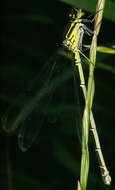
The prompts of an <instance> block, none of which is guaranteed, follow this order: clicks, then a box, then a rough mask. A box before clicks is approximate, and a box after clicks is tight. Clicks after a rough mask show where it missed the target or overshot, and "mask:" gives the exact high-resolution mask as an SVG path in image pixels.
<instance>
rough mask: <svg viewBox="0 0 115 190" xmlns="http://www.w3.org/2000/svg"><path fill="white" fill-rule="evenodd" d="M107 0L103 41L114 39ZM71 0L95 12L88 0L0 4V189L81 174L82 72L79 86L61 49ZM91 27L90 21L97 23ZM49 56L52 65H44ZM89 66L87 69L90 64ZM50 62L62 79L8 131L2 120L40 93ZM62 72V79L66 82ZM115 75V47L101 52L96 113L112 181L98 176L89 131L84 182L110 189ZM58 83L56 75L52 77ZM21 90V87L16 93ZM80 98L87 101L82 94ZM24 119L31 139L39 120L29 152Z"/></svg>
mask: <svg viewBox="0 0 115 190" xmlns="http://www.w3.org/2000/svg"><path fill="white" fill-rule="evenodd" d="M109 2H110V4H107V5H106V8H105V16H104V19H103V23H102V28H101V31H100V36H99V38H98V44H99V45H104V44H105V45H106V44H107V45H108V44H110V45H114V44H115V43H114V42H115V37H114V34H115V27H114V18H115V15H114V13H113V10H114V9H113V7H115V3H114V1H109ZM111 3H112V4H111ZM74 4H75V5H76V7H80V8H83V9H85V13H86V15H85V16H86V17H88V16H89V15H92V18H93V15H94V10H95V6H96V2H95V3H93V4H92V5H91V3H90V1H88V2H87V4H86V2H84V1H78V2H77V0H76V1H71V2H70V3H69V4H68V3H67V4H66V3H62V2H61V1H56V0H55V1H53V0H52V1H51V0H50V1H30V2H28V1H16V2H13V1H7V0H5V1H4V3H3V5H2V14H1V16H0V21H1V38H0V40H1V44H2V51H1V63H0V81H1V85H0V89H1V93H0V100H1V101H0V102H1V103H0V107H1V109H0V117H1V126H0V131H1V133H0V148H1V150H0V151H1V156H0V189H1V190H7V189H8V190H18V189H26V188H27V189H29V190H37V189H39V190H49V189H50V190H54V189H55V190H57V189H60V190H61V189H66V190H67V189H68V190H70V189H71V190H74V189H76V186H77V180H78V179H79V176H80V159H81V149H80V148H81V145H80V142H79V137H78V136H79V135H77V132H76V131H77V130H76V129H77V128H76V127H75V125H77V126H78V128H79V126H80V119H75V118H76V114H77V115H82V114H78V111H79V110H78V109H76V104H75V102H74V93H75V91H76V92H77V93H79V94H80V89H79V79H78V78H77V86H76V89H74V86H73V78H72V75H71V70H70V64H69V63H71V59H68V58H67V57H64V56H62V55H60V52H59V51H57V50H59V48H60V47H61V46H62V40H63V37H64V29H65V27H66V24H67V21H68V17H67V15H68V11H69V9H70V8H71V7H73V6H72V5H74ZM91 6H92V7H91ZM92 13H93V14H92ZM88 27H91V28H92V25H91V26H88ZM90 40H91V38H90V37H87V36H85V38H84V41H83V43H84V44H87V43H89V42H90ZM60 51H62V50H60ZM62 52H63V51H62ZM84 53H85V52H84ZM86 55H87V51H86ZM66 56H67V54H66ZM55 63H56V66H55V68H53V67H52V65H54V64H55ZM45 64H47V65H48V66H47V67H46V69H44V70H43V71H42V72H41V70H42V67H43V65H45ZM68 65H69V66H68ZM68 67H69V70H70V73H69V74H68V75H65V79H64V80H63V77H62V76H63V75H61V77H60V74H63V73H64V71H65V70H66V69H67V68H68ZM84 67H85V68H84V69H85V71H86V70H87V68H88V66H87V64H86V65H85V66H84ZM51 70H53V73H54V74H53V76H52V77H54V78H55V77H57V78H56V79H57V81H58V83H56V84H58V87H57V88H56V91H55V88H54V87H53V93H51V92H50V95H48V96H46V98H44V99H43V100H42V102H40V104H38V105H37V102H36V104H34V103H32V105H31V106H30V110H32V111H33V112H32V113H31V114H29V115H28V116H27V118H26V119H25V121H23V122H22V123H21V125H20V126H19V127H18V128H17V130H15V131H14V133H13V135H12V136H10V137H9V136H8V135H7V134H6V133H5V132H4V130H3V125H4V124H6V126H8V125H10V122H11V121H12V120H13V119H15V118H16V116H17V115H18V113H19V112H18V111H19V108H21V109H22V110H23V109H24V105H25V103H26V105H28V104H29V102H30V101H32V100H33V97H35V96H36V94H39V93H38V92H39V89H40V88H42V85H43V84H44V83H45V82H47V81H48V77H50V74H49V73H50V72H49V71H51ZM40 73H41V74H40ZM42 74H43V75H42ZM66 74H67V73H66ZM59 79H60V80H59ZM52 80H53V78H52ZM62 80H63V81H64V82H63V83H62V84H61V81H62ZM114 81H115V66H114V55H112V54H104V53H97V63H96V68H95V83H96V84H95V98H94V107H93V113H94V115H95V120H96V124H97V128H98V133H99V137H100V140H101V145H102V150H103V153H104V158H105V161H106V164H107V167H108V169H109V171H110V174H111V177H112V185H111V186H110V187H107V186H105V185H104V184H103V182H102V180H101V175H100V169H99V166H98V161H97V157H96V154H95V150H94V145H93V140H92V138H91V135H90V139H89V150H90V171H89V179H88V187H87V189H98V190H99V189H100V190H102V189H103V190H104V189H111V190H112V189H114V186H115V183H114V170H115V164H114V156H115V153H114V134H115V133H114V132H115V129H114V117H115V113H114V110H115V108H114V105H115V104H114V96H115V90H114V86H115V85H114ZM56 84H55V81H54V83H53V85H54V86H55V85H56ZM20 94H22V95H21V96H19V95H20ZM51 94H53V95H52V96H51ZM17 96H19V98H18V99H17V101H16V102H15V101H14V99H15V98H16V97H17ZM37 96H38V97H39V95H37ZM79 96H80V95H79ZM79 98H80V104H81V108H82V105H83V103H82V97H81V96H80V97H79ZM47 100H48V101H47ZM50 100H51V104H50V103H49V102H50ZM47 102H48V103H47ZM34 108H35V109H34ZM39 112H40V114H39ZM44 112H45V113H44ZM16 114H17V115H16ZM78 117H79V116H78ZM76 123H77V124H76ZM20 127H22V129H23V128H25V131H24V135H26V133H27V135H29V134H30V139H31V135H32V129H34V128H35V129H37V127H38V128H40V127H41V128H40V133H39V135H38V137H37V138H36V141H35V142H34V143H33V145H32V147H31V148H30V149H28V151H26V152H22V151H21V150H20V149H19V146H18V141H17V135H18V133H19V130H20ZM36 131H37V130H36ZM36 131H35V133H36ZM28 142H29V141H28ZM8 171H9V174H8ZM8 176H9V178H8Z"/></svg>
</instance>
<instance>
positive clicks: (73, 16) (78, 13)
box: [69, 8, 84, 20]
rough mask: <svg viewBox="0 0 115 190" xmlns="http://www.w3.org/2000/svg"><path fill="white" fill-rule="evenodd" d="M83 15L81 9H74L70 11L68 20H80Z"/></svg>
mask: <svg viewBox="0 0 115 190" xmlns="http://www.w3.org/2000/svg"><path fill="white" fill-rule="evenodd" d="M83 15H84V13H83V12H82V10H81V9H77V8H74V9H71V12H70V13H69V18H70V19H71V20H75V19H79V18H81V17H82V16H83Z"/></svg>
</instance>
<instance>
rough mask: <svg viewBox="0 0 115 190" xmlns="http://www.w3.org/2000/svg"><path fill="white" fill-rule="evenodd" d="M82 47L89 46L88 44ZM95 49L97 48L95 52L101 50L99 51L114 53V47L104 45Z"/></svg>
mask: <svg viewBox="0 0 115 190" xmlns="http://www.w3.org/2000/svg"><path fill="white" fill-rule="evenodd" d="M84 47H86V48H90V46H89V45H84ZM96 50H97V52H101V53H108V54H115V48H109V47H105V46H97V49H96Z"/></svg>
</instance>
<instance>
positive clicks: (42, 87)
mask: <svg viewBox="0 0 115 190" xmlns="http://www.w3.org/2000/svg"><path fill="white" fill-rule="evenodd" d="M83 15H84V13H83V12H82V11H81V9H79V10H77V15H75V14H73V15H71V16H72V18H73V19H72V21H71V24H70V28H69V30H68V31H67V34H66V36H65V40H64V41H63V44H64V45H65V46H66V47H67V48H68V49H69V50H71V51H72V52H73V54H74V57H75V65H76V66H78V70H79V75H80V80H81V87H82V90H83V94H84V98H85V99H86V86H85V79H84V75H83V70H82V65H81V59H80V53H81V54H82V55H83V56H84V57H85V58H86V59H87V57H86V56H85V55H84V54H83V53H82V52H81V48H82V39H83V35H84V32H85V31H86V33H88V34H89V35H90V34H91V33H92V31H91V30H89V29H88V28H87V27H86V26H85V25H84V24H83V21H84V22H85V21H86V22H88V21H87V20H86V19H81V17H82V16H83ZM61 62H62V61H61ZM51 63H52V62H51ZM63 63H64V64H65V61H63ZM89 64H90V63H89ZM54 67H57V69H54ZM58 69H59V68H58V65H57V64H56V62H53V65H52V66H51V65H50V66H49V61H48V64H47V66H45V68H44V69H43V71H42V72H41V75H40V77H39V79H38V84H37V87H36V88H37V89H38V92H36V93H35V94H34V92H33V93H32V94H34V96H33V98H32V99H31V100H30V101H29V103H28V102H27V103H26V104H25V106H24V107H22V108H21V109H20V111H19V113H17V110H15V109H14V106H13V107H12V108H10V109H9V111H8V112H7V113H6V114H5V115H4V117H3V118H2V120H3V128H4V130H5V131H7V132H8V133H9V134H11V133H12V132H13V131H15V129H16V128H18V130H19V131H18V143H19V147H20V148H21V150H22V151H26V150H27V149H28V148H29V147H30V146H31V145H32V143H33V142H34V140H35V139H36V138H37V136H38V133H39V130H40V127H41V126H42V122H43V118H42V115H45V114H46V113H45V110H46V107H47V106H48V102H49V99H51V98H52V95H51V96H50V94H53V92H54V91H55V89H56V88H58V87H59V86H60V85H62V83H63V82H64V81H67V79H68V78H69V77H70V76H71V72H70V69H69V70H65V69H63V65H62V64H61V71H60V69H59V70H58ZM54 70H55V72H54ZM64 72H65V73H66V74H64ZM57 74H58V75H57ZM57 76H58V77H57ZM41 78H42V80H41ZM52 79H53V80H52ZM36 88H35V89H36ZM48 98H49V99H48ZM61 98H62V96H61ZM47 99H48V101H47ZM18 100H19V99H17V100H16V101H15V105H16V104H17V101H18ZM44 108H45V109H44ZM10 114H11V115H10ZM30 114H31V115H30ZM12 115H13V116H12ZM36 119H37V120H36ZM27 121H28V122H27ZM90 121H91V131H92V132H93V136H94V139H95V144H96V152H97V155H98V159H99V164H100V168H101V172H102V177H103V181H104V183H105V184H110V181H111V178H110V176H109V172H108V170H107V168H106V165H105V162H104V159H103V155H102V152H101V147H100V143H99V138H98V134H97V131H96V125H95V122H94V119H93V114H92V112H91V115H90ZM30 122H31V124H32V126H31V127H30V125H29V123H30ZM20 125H21V126H20ZM18 126H20V127H18Z"/></svg>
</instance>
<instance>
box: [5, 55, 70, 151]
mask: <svg viewBox="0 0 115 190" xmlns="http://www.w3.org/2000/svg"><path fill="white" fill-rule="evenodd" d="M68 63H69V64H68ZM70 68H71V64H70V60H69V59H67V58H66V57H65V56H63V55H62V56H61V55H60V56H59V55H56V54H55V56H53V57H51V58H50V59H49V60H48V61H47V63H46V64H45V66H44V67H43V69H42V71H41V72H40V74H39V76H37V77H36V78H35V79H34V80H33V82H32V83H31V88H30V89H29V90H28V89H27V91H28V92H29V95H28V96H26V95H24V93H23V95H20V96H19V97H17V98H16V99H15V101H14V103H13V105H12V107H10V108H9V110H8V111H7V113H5V114H4V116H3V118H2V124H3V129H4V131H6V132H7V133H9V134H11V133H13V132H14V131H15V130H16V129H17V130H16V131H17V133H18V144H19V148H20V149H21V150H22V151H26V150H27V149H28V148H29V147H31V145H32V143H33V142H34V141H35V139H36V138H37V136H38V134H39V131H40V128H41V126H42V124H43V122H44V116H46V115H47V114H48V112H49V108H51V106H52V105H54V106H56V105H58V104H59V103H61V102H62V101H63V98H64V96H63V95H62V93H64V92H63V89H64V88H62V85H63V87H64V86H65V85H64V83H65V82H66V81H67V80H68V79H69V78H70V77H71V76H72V72H71V69H70ZM60 88H61V90H60ZM52 100H53V101H52ZM19 102H20V104H18V103H19ZM50 102H51V103H50ZM52 102H53V103H52Z"/></svg>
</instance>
